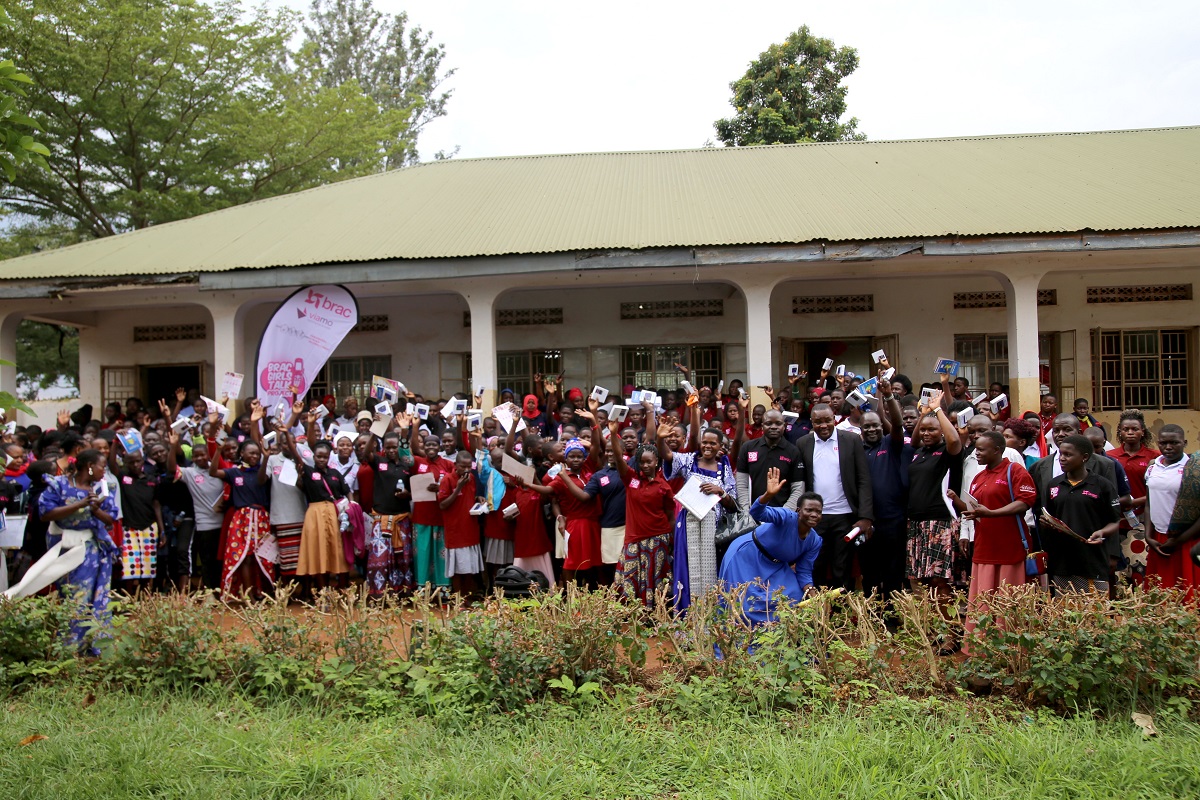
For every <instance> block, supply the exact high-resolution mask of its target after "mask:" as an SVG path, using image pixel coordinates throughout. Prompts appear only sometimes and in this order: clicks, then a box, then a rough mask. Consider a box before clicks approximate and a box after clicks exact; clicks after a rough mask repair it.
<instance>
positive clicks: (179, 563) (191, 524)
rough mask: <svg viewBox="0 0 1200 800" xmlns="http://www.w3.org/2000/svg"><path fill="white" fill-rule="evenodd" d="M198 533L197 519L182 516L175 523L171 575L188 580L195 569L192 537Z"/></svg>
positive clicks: (176, 578) (177, 578) (195, 573)
mask: <svg viewBox="0 0 1200 800" xmlns="http://www.w3.org/2000/svg"><path fill="white" fill-rule="evenodd" d="M195 533H196V520H194V519H189V518H188V517H182V518H180V519H179V521H178V522H177V523H176V524H175V538H174V540H173V541H172V542H171V577H172V578H174V579H175V580H180V581H184V582H186V581H187V579H188V578H189V577H191V576H192V575H199V574H200V573H199V572H197V571H195V562H194V560H193V558H192V538H193V536H194V535H195Z"/></svg>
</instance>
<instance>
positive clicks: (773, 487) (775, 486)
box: [763, 467, 787, 500]
mask: <svg viewBox="0 0 1200 800" xmlns="http://www.w3.org/2000/svg"><path fill="white" fill-rule="evenodd" d="M785 483H787V479H786V478H781V477H779V468H778V467H771V468H770V469H768V470H767V489H766V491H765V492H763V497H764V498H766V499H768V500H770V499H771V498H772V497H774V496H775V495H777V494H779V490H780V489H782V488H783V485H784V484H785Z"/></svg>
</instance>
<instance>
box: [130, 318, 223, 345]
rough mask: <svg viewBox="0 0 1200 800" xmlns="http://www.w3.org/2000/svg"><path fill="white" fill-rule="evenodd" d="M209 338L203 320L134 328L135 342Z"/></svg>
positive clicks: (182, 340) (183, 340) (136, 326)
mask: <svg viewBox="0 0 1200 800" xmlns="http://www.w3.org/2000/svg"><path fill="white" fill-rule="evenodd" d="M207 338H208V326H207V325H205V324H204V323H203V322H202V323H200V324H198V325H135V326H134V328H133V340H134V341H135V342H186V341H191V340H195V339H207Z"/></svg>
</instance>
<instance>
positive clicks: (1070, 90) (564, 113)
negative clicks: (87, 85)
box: [276, 0, 1200, 159]
mask: <svg viewBox="0 0 1200 800" xmlns="http://www.w3.org/2000/svg"><path fill="white" fill-rule="evenodd" d="M276 1H277V2H287V4H288V5H291V6H293V7H295V8H300V9H303V8H306V7H307V5H308V2H307V0H276ZM375 5H376V7H377V8H379V9H380V10H383V11H387V12H395V11H398V10H401V9H404V10H407V11H408V15H409V19H410V21H411V22H412V23H415V24H417V25H420V26H421V27H422V28H424V29H425V30H427V31H432V32H433V33H434V38H435V41H438V42H441V43H442V44H444V45H445V47H446V51H447V55H446V59H445V62H444V63H445V64H447V65H449V66H452V67H457V69H458V72H457V74H455V75H454V77H453V78H451V79H450V81H449V82H448V83H447V86H448V87H449V88H452V89H453V90H454V94H453V95H452V97H451V99H450V102H449V103H448V105H447V116H446V117H445V118H443V119H441V120H438V121H436V122H434V123H433V124H431V125H430V126H429V127H428V128H427V130H426V134H425V135H424V136H423V137H422V139H421V141H420V150H421V153H422V156H423V157H424V158H426V159H428V158H431V157H432V155H433V153H434V152H435V151H437V150H439V149H446V150H449V149H452V148H453V147H454V146H455V145H459V146H461V150H460V152H459V157H464V158H465V157H476V156H499V155H518V154H533V153H568V152H585V151H597V150H638V149H669V148H690V147H699V146H702V145H703V144H704V142H705V140H707V139H712V140H714V141H715V139H716V135H715V132H714V130H713V127H712V123H713V121H714V120H716V119H718V118H720V117H724V116H728V114H729V113H730V112H731V110H732V109H731V108H730V106H729V96H730V91H729V83H730V82H731V81H733V80H734V79H735V78H737V77H739V76H740V75H741V74H742V73H743V72H745V69H746V66H747V64H748V63H749V62H750V61H751V60H752V59H753V58H755V57H756V56H757V55H758V54H759V53H760V52H762V51H763V50H765V49H766V48H767V47H768V46H769V45H770V44H771V43H773V42H779V41H782V40H783V39H784V38H785V37H786V36H787V34H788V33H789V32H791V31H793V30H795V29H797V28H799V27H800V26H801V25H804V24H807V25H808V26H809V28H810V29H811V30H812V31H813V33H815V34H816V35H818V36H826V37H829V38H831V39H833V40H834V42H835V43H837V44H838V45H839V46H843V45H849V46H852V47H855V48H857V49H858V53H859V60H860V66H859V68H858V70H857V72H855V74H854V75H853V76H852V77H851V78H850V79H849V81H848V84H849V87H850V91H849V95H848V100H847V102H848V108H849V114H850V115H851V116H856V117H858V118H859V129H860V130H861V131H863V132H864V133H866V134H867V136H868V137H870V138H872V139H890V138H917V137H935V136H955V135H972V134H992V133H1017V132H1037V131H1081V130H1107V129H1118V128H1139V127H1163V126H1170V125H1192V124H1197V123H1200V2H1196V0H1173V1H1172V2H1155V1H1154V0H1150V1H1149V2H1147V1H1146V0H1143V1H1142V2H1129V0H1124V2H1110V1H1109V0H1089V1H1088V2H1079V1H1078V0H1040V1H1039V2H1028V1H1027V0H1005V1H1004V2H984V0H907V2H883V0H859V2H841V1H839V0H824V2H812V1H811V0H791V2H777V1H776V0H753V1H752V2H745V0H743V2H729V1H728V0H727V2H721V3H717V2H710V0H691V1H690V2H677V1H676V0H669V1H668V0H640V2H629V1H628V0H607V1H606V2H591V3H579V2H570V0H558V2H534V0H509V1H508V2H504V1H502V0H490V1H489V0H375Z"/></svg>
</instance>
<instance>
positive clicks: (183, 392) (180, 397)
mask: <svg viewBox="0 0 1200 800" xmlns="http://www.w3.org/2000/svg"><path fill="white" fill-rule="evenodd" d="M184 400H187V389H184V388H183V387H182V386H180V387H179V388H178V389H176V390H175V402H176V403H183V401H184Z"/></svg>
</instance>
